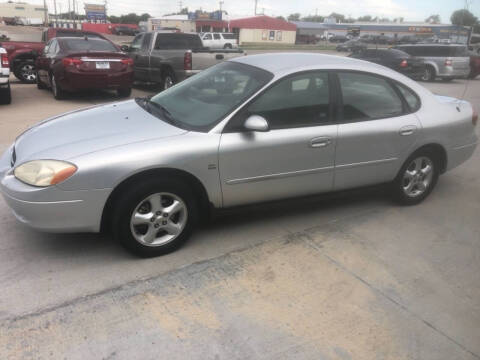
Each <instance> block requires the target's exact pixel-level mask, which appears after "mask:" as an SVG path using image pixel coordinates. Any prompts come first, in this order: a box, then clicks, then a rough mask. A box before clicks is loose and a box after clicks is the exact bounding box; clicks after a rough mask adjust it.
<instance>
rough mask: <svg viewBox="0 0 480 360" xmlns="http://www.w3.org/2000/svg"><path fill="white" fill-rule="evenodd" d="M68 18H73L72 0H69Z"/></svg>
mask: <svg viewBox="0 0 480 360" xmlns="http://www.w3.org/2000/svg"><path fill="white" fill-rule="evenodd" d="M68 19H70V20H72V9H71V8H70V0H68ZM69 26H70V25H69Z"/></svg>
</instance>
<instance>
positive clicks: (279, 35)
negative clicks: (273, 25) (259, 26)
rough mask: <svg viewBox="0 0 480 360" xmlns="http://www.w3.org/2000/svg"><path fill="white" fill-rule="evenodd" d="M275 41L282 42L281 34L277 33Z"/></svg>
mask: <svg viewBox="0 0 480 360" xmlns="http://www.w3.org/2000/svg"><path fill="white" fill-rule="evenodd" d="M277 41H282V32H281V31H277Z"/></svg>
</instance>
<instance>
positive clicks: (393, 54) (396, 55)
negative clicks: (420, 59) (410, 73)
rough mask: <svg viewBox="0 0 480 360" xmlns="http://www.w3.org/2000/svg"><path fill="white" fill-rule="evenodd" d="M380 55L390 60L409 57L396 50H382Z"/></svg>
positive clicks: (403, 52)
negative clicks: (382, 54)
mask: <svg viewBox="0 0 480 360" xmlns="http://www.w3.org/2000/svg"><path fill="white" fill-rule="evenodd" d="M382 53H384V54H385V56H387V57H391V58H409V57H410V55H408V54H407V53H406V52H405V51H401V50H397V49H388V50H383V51H382Z"/></svg>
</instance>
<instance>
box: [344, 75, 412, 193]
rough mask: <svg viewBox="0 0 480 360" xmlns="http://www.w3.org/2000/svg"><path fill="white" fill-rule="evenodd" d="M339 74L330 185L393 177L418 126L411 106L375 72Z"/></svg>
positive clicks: (357, 183) (370, 182)
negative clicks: (336, 120)
mask: <svg viewBox="0 0 480 360" xmlns="http://www.w3.org/2000/svg"><path fill="white" fill-rule="evenodd" d="M338 80H339V81H338V83H339V86H340V93H341V94H340V96H341V105H340V107H339V112H340V124H339V127H338V141H337V150H336V157H335V190H342V189H348V188H352V187H357V186H365V185H372V184H377V183H383V182H388V181H391V180H393V179H394V178H395V176H396V173H397V171H398V169H399V168H400V166H401V162H402V161H403V159H404V158H405V157H406V155H407V154H409V153H410V152H411V151H412V148H413V147H414V146H415V143H416V141H417V137H418V135H419V132H420V130H421V125H420V123H419V121H418V119H417V117H416V116H415V114H413V113H412V112H413V111H415V110H416V108H414V107H413V108H412V109H410V107H409V106H408V103H407V101H405V100H404V97H403V95H401V92H400V91H399V90H398V88H397V87H396V86H395V85H393V83H391V82H390V80H388V79H386V78H383V77H380V76H377V75H375V74H370V73H362V72H348V71H345V72H338ZM406 91H409V90H406ZM411 96H412V97H413V101H415V100H417V102H418V98H417V97H416V96H415V95H411ZM412 106H414V104H413V105H412ZM417 106H418V105H417Z"/></svg>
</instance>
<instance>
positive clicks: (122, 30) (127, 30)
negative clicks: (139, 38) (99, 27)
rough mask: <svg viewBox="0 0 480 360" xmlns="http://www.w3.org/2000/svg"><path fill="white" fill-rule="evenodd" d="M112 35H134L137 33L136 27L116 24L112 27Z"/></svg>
mask: <svg viewBox="0 0 480 360" xmlns="http://www.w3.org/2000/svg"><path fill="white" fill-rule="evenodd" d="M112 33H113V34H114V35H131V36H135V35H137V34H138V33H139V30H138V29H135V28H132V27H130V26H122V25H118V26H115V27H114V28H113V29H112Z"/></svg>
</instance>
